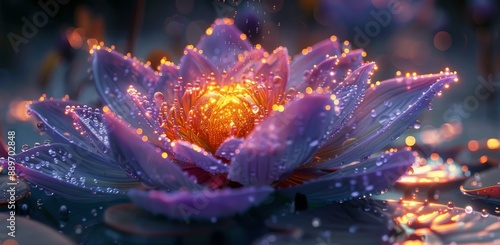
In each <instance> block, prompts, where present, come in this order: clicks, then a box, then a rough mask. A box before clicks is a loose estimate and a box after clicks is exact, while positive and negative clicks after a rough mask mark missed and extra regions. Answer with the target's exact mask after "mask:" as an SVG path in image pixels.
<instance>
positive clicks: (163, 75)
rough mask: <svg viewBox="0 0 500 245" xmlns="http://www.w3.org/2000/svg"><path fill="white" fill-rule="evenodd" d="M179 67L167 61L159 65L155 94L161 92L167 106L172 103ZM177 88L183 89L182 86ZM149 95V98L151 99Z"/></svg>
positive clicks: (177, 81)
mask: <svg viewBox="0 0 500 245" xmlns="http://www.w3.org/2000/svg"><path fill="white" fill-rule="evenodd" d="M179 76H180V73H179V67H178V66H176V65H175V64H174V63H172V62H169V61H164V62H162V63H161V64H160V70H159V73H158V86H157V88H156V90H155V91H156V92H162V93H164V95H165V101H167V103H168V104H171V103H173V100H174V94H175V93H174V89H175V85H176V84H178V83H179ZM178 85H179V87H184V84H178ZM153 96H154V94H153V95H150V97H153Z"/></svg>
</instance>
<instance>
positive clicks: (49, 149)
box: [14, 143, 139, 202]
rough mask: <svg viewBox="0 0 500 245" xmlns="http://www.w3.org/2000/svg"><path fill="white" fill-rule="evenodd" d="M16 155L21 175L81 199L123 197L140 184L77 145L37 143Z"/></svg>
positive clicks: (61, 193)
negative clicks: (35, 145) (38, 144)
mask: <svg viewBox="0 0 500 245" xmlns="http://www.w3.org/2000/svg"><path fill="white" fill-rule="evenodd" d="M14 159H15V161H16V163H17V164H16V169H15V171H16V173H17V174H18V175H19V176H21V177H22V178H24V179H26V180H27V181H29V182H31V183H33V184H36V185H38V186H40V187H42V188H44V189H45V190H47V191H48V192H53V193H57V194H59V195H62V196H64V197H65V198H67V199H70V200H75V201H79V202H100V201H104V200H113V199H118V198H124V194H125V192H126V191H127V190H128V189H130V188H133V187H137V186H138V185H139V183H138V182H137V181H136V180H134V179H132V178H130V177H129V176H128V175H127V173H125V171H123V170H122V169H121V168H119V167H118V166H117V165H116V163H114V162H111V161H110V160H108V159H106V158H103V157H101V156H100V155H97V154H95V153H92V152H89V151H86V150H84V149H82V148H79V147H78V146H75V145H70V144H57V143H56V144H51V145H43V146H38V147H34V148H32V149H29V150H27V151H25V152H21V153H19V154H17V155H16V156H15V158H14Z"/></svg>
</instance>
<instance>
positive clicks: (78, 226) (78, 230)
mask: <svg viewBox="0 0 500 245" xmlns="http://www.w3.org/2000/svg"><path fill="white" fill-rule="evenodd" d="M82 231H83V226H82V225H80V224H78V225H75V233H76V234H82Z"/></svg>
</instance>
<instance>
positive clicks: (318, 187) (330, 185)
mask: <svg viewBox="0 0 500 245" xmlns="http://www.w3.org/2000/svg"><path fill="white" fill-rule="evenodd" d="M414 162H415V157H414V156H413V153H412V152H410V151H398V152H390V153H387V154H382V155H380V156H379V157H376V158H370V159H368V160H365V161H363V162H360V163H358V164H353V165H349V166H346V167H343V168H342V169H340V170H338V171H336V172H333V173H331V174H327V175H324V176H322V177H320V178H317V179H314V180H311V181H308V182H305V183H303V184H302V185H298V186H294V187H290V188H287V189H281V190H279V191H278V192H279V193H282V194H284V195H287V196H290V197H294V196H295V194H296V193H301V194H303V195H306V197H307V200H308V201H311V202H325V201H340V200H349V199H352V198H358V197H362V196H368V195H370V194H375V193H377V192H380V191H381V190H383V189H386V188H387V187H388V186H390V185H392V184H394V183H395V182H396V180H398V179H399V177H401V175H403V174H405V173H406V172H407V170H408V168H409V167H410V166H411V165H412V164H413V163H414Z"/></svg>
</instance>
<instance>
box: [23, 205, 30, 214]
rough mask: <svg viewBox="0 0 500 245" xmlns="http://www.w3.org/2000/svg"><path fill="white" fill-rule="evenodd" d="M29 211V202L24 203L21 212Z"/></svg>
mask: <svg viewBox="0 0 500 245" xmlns="http://www.w3.org/2000/svg"><path fill="white" fill-rule="evenodd" d="M28 213H29V210H28V204H26V203H24V204H23V205H21V214H23V215H27V214H28Z"/></svg>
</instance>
